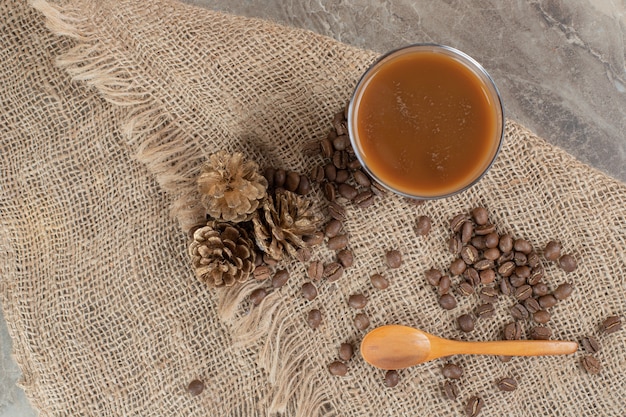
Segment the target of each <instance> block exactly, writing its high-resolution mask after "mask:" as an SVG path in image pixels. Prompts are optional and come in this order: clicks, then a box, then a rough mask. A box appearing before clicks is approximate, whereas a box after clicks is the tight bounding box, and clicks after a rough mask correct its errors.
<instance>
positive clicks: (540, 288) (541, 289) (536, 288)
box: [533, 282, 550, 297]
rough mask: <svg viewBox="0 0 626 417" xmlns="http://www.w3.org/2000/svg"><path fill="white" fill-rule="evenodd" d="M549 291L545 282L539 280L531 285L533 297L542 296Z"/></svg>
mask: <svg viewBox="0 0 626 417" xmlns="http://www.w3.org/2000/svg"><path fill="white" fill-rule="evenodd" d="M549 293H550V288H549V287H548V285H547V284H545V283H543V282H539V283H537V284H535V285H533V295H534V296H535V297H543V296H544V295H548V294H549Z"/></svg>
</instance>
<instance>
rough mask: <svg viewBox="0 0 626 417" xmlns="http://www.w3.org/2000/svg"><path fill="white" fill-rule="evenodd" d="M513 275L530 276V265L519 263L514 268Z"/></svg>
mask: <svg viewBox="0 0 626 417" xmlns="http://www.w3.org/2000/svg"><path fill="white" fill-rule="evenodd" d="M515 275H517V276H518V277H522V278H524V279H526V278H528V277H529V276H530V267H529V266H528V265H520V266H518V267H517V268H515Z"/></svg>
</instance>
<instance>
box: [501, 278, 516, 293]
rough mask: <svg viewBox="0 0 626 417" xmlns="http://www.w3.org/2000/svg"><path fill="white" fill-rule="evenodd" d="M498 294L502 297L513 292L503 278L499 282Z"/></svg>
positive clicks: (509, 283) (507, 280)
mask: <svg viewBox="0 0 626 417" xmlns="http://www.w3.org/2000/svg"><path fill="white" fill-rule="evenodd" d="M500 292H501V293H502V295H511V293H512V292H513V286H512V285H511V282H510V281H509V279H508V278H507V277H503V278H502V279H501V280H500Z"/></svg>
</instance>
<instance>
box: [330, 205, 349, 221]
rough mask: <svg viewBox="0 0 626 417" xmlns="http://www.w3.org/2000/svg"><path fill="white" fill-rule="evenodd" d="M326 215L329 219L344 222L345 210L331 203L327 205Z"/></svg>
mask: <svg viewBox="0 0 626 417" xmlns="http://www.w3.org/2000/svg"><path fill="white" fill-rule="evenodd" d="M328 214H329V215H330V217H332V218H333V219H335V220H339V221H340V222H343V221H345V220H346V209H345V208H343V207H342V206H340V205H339V204H337V203H335V202H333V201H331V202H330V203H328Z"/></svg>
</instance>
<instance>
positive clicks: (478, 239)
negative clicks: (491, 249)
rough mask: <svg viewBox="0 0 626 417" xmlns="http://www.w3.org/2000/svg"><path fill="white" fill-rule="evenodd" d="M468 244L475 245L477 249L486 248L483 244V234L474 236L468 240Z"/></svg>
mask: <svg viewBox="0 0 626 417" xmlns="http://www.w3.org/2000/svg"><path fill="white" fill-rule="evenodd" d="M470 245H472V246H473V247H475V248H476V249H478V250H484V249H486V248H487V246H486V245H485V236H474V237H473V238H472V239H471V240H470Z"/></svg>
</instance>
